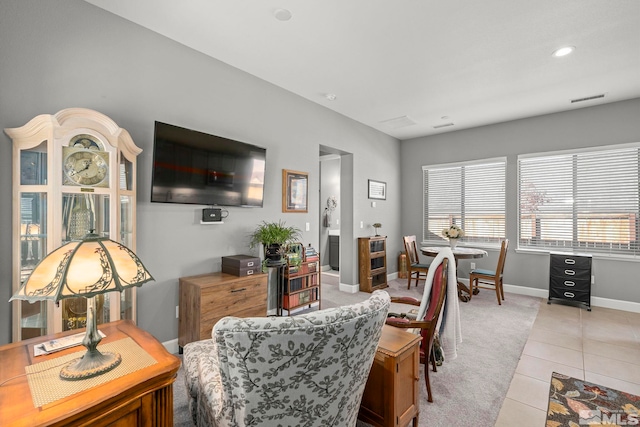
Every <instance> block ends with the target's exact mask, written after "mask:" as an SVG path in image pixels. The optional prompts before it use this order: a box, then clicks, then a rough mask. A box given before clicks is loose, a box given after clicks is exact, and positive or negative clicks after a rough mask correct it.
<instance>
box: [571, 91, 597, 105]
mask: <svg viewBox="0 0 640 427" xmlns="http://www.w3.org/2000/svg"><path fill="white" fill-rule="evenodd" d="M598 98H604V93H601V94H600V95H593V96H587V97H586V98H577V99H572V100H571V103H572V104H573V103H574V102H582V101H591V100H592V99H598Z"/></svg>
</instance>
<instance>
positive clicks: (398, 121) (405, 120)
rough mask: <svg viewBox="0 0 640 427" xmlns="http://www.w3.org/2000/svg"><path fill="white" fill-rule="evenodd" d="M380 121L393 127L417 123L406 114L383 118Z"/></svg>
mask: <svg viewBox="0 0 640 427" xmlns="http://www.w3.org/2000/svg"><path fill="white" fill-rule="evenodd" d="M380 123H382V124H383V125H386V126H389V127H391V128H394V129H398V128H403V127H407V126H413V125H415V124H417V123H416V122H415V121H414V120H413V119H412V118H411V117H408V116H401V117H396V118H395V119H389V120H383V121H381V122H380Z"/></svg>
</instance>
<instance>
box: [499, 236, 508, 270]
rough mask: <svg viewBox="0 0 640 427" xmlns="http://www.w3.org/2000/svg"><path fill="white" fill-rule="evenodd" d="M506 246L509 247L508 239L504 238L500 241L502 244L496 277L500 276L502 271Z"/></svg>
mask: <svg viewBox="0 0 640 427" xmlns="http://www.w3.org/2000/svg"><path fill="white" fill-rule="evenodd" d="M508 247H509V239H504V240H503V241H502V246H501V247H500V257H499V258H498V267H497V268H496V277H502V273H503V272H504V264H505V262H506V260H507V248H508Z"/></svg>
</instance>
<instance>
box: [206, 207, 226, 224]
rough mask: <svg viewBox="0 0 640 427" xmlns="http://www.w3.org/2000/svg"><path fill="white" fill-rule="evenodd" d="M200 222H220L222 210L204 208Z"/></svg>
mask: <svg viewBox="0 0 640 427" xmlns="http://www.w3.org/2000/svg"><path fill="white" fill-rule="evenodd" d="M202 221H203V222H218V221H222V209H220V208H205V209H202Z"/></svg>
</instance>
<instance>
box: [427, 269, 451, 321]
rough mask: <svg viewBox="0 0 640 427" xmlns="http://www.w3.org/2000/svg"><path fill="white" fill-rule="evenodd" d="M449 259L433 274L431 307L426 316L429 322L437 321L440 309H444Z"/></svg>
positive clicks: (430, 296)
mask: <svg viewBox="0 0 640 427" xmlns="http://www.w3.org/2000/svg"><path fill="white" fill-rule="evenodd" d="M448 263H449V260H448V259H446V258H445V259H443V260H442V263H441V264H440V265H438V267H437V268H436V272H435V274H434V275H433V282H432V284H431V293H430V295H429V308H427V313H426V314H425V316H424V319H423V320H425V321H427V322H436V321H437V320H438V316H440V311H442V305H443V304H444V300H445V296H446V294H447V271H448Z"/></svg>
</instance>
